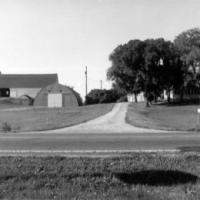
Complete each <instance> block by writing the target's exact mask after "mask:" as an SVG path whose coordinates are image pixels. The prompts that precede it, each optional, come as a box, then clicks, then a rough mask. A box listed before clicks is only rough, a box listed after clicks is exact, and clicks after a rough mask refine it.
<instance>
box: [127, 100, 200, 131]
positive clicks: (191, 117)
mask: <svg viewBox="0 0 200 200" xmlns="http://www.w3.org/2000/svg"><path fill="white" fill-rule="evenodd" d="M199 107H200V105H199V106H198V105H152V106H151V107H149V108H146V107H145V104H143V103H133V104H129V107H128V112H127V116H126V121H127V122H128V123H130V124H132V125H134V126H138V127H145V128H151V129H163V130H186V131H188V130H189V131H192V130H193V131H194V130H196V128H198V129H199V128H200V121H199V124H198V123H197V122H198V116H197V108H199Z"/></svg>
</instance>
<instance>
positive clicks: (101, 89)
mask: <svg viewBox="0 0 200 200" xmlns="http://www.w3.org/2000/svg"><path fill="white" fill-rule="evenodd" d="M100 89H101V90H102V80H101V81H100Z"/></svg>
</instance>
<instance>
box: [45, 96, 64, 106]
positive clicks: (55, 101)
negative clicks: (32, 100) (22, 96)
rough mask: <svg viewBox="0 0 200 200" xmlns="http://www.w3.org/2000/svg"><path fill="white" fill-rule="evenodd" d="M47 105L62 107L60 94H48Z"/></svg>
mask: <svg viewBox="0 0 200 200" xmlns="http://www.w3.org/2000/svg"><path fill="white" fill-rule="evenodd" d="M48 107H51V108H52V107H62V94H61V93H53V94H48Z"/></svg>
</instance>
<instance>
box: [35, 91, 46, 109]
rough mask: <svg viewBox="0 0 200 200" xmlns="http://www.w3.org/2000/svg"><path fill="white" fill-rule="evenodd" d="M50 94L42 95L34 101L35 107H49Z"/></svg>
mask: <svg viewBox="0 0 200 200" xmlns="http://www.w3.org/2000/svg"><path fill="white" fill-rule="evenodd" d="M47 104H48V94H47V93H42V94H39V95H38V96H37V98H36V99H35V100H34V106H48V105H47Z"/></svg>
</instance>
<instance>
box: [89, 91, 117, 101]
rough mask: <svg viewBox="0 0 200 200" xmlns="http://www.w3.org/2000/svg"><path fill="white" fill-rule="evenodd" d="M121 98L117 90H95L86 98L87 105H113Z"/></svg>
mask: <svg viewBox="0 0 200 200" xmlns="http://www.w3.org/2000/svg"><path fill="white" fill-rule="evenodd" d="M118 98H119V96H118V93H117V91H116V90H113V89H110V90H105V89H104V90H100V89H93V90H91V91H90V92H89V93H88V95H87V96H86V102H85V103H86V104H98V103H113V102H116V101H117V99H118Z"/></svg>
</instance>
